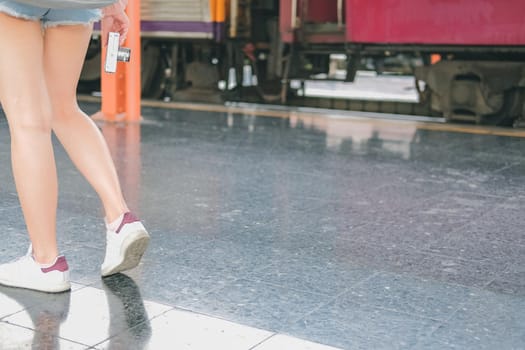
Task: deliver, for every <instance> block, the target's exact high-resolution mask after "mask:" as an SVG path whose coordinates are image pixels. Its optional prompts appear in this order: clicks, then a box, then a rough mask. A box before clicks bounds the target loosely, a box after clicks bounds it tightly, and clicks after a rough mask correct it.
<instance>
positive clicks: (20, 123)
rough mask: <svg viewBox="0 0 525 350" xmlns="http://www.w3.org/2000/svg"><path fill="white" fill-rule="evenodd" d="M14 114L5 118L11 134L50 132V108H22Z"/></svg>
mask: <svg viewBox="0 0 525 350" xmlns="http://www.w3.org/2000/svg"><path fill="white" fill-rule="evenodd" d="M14 114H15V115H11V116H8V118H7V119H8V123H9V129H10V131H11V134H12V135H19V136H22V135H24V134H31V135H34V134H35V133H36V134H51V130H52V129H51V128H52V124H51V109H50V108H45V107H43V108H42V107H41V108H22V109H20V110H18V111H16V112H14Z"/></svg>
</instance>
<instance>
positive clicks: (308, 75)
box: [83, 0, 525, 125]
mask: <svg viewBox="0 0 525 350" xmlns="http://www.w3.org/2000/svg"><path fill="white" fill-rule="evenodd" d="M141 4H142V5H141V6H142V22H141V30H142V36H143V57H144V59H143V68H142V73H143V93H144V95H145V96H148V97H154V98H160V97H164V98H166V97H167V98H181V99H194V98H197V97H198V96H200V98H201V99H204V100H206V98H208V97H209V98H212V97H211V96H214V97H213V98H212V99H216V100H220V99H221V98H222V97H224V95H228V96H229V98H230V97H231V96H232V93H235V94H237V95H236V96H237V97H238V98H243V96H247V95H248V94H247V93H246V92H247V91H249V90H252V91H253V90H254V91H255V92H256V93H257V95H258V96H259V98H260V99H261V100H262V101H271V102H276V101H279V102H285V101H286V99H287V95H289V94H290V93H292V90H291V89H290V86H289V83H290V81H292V80H297V79H299V80H307V79H313V78H319V77H325V78H326V77H328V78H333V77H332V76H331V75H330V74H329V73H330V62H331V57H333V55H334V54H340V57H345V58H346V75H345V76H344V80H346V81H352V80H353V78H354V76H355V72H356V70H357V69H359V68H360V67H361V66H360V65H361V64H362V62H363V60H364V59H365V58H371V59H373V60H376V61H377V62H381V60H382V59H384V57H389V56H390V57H392V56H394V55H396V54H404V55H406V57H417V58H419V60H418V62H421V64H420V65H419V66H418V67H415V68H414V72H413V74H414V77H415V84H416V86H417V88H418V91H419V94H420V101H421V103H426V104H428V105H430V106H431V107H432V108H433V109H434V110H436V111H439V112H440V113H442V115H443V116H444V117H445V118H446V119H447V120H449V121H468V122H473V123H482V124H499V125H511V124H512V123H515V122H516V121H517V120H519V119H520V118H522V119H523V116H524V114H525V107H524V105H525V92H524V91H525V63H524V62H525V26H524V25H523V18H522V16H523V13H525V2H523V1H522V0H504V1H499V0H454V1H452V0H403V1H401V0H280V1H279V0H229V1H226V0H211V1H204V0H200V1H189V0H171V1H168V0H164V1H163V0H149V1H148V0H143V1H142V3H141ZM436 55H439V57H440V58H441V59H440V61H439V62H438V63H435V62H433V61H432V60H431V57H436ZM88 57H91V58H92V60H91V61H95V60H96V59H98V58H97V57H96V54H95V55H94V54H91V56H89V55H88ZM247 66H248V68H250V69H248V70H246V67H247ZM86 67H87V68H86V69H85V72H84V74H83V77H88V78H89V79H84V81H86V80H90V79H91V80H93V79H94V78H95V79H96V75H97V73H96V72H95V69H94V68H93V67H96V65H94V64H92V65H91V69H88V68H89V67H90V60H87V61H86ZM246 74H253V75H254V76H255V77H256V78H257V79H256V82H254V80H253V79H248V80H246V79H245V80H243V76H245V75H246ZM221 81H222V82H223V84H222V86H223V87H225V89H226V91H222V92H221V91H219V90H218V88H217V87H218V85H219V82H221ZM247 85H252V86H247ZM191 91H193V92H194V94H191V93H190V92H191ZM195 92H196V93H195ZM207 96H208V97H207ZM197 99H198V98H197Z"/></svg>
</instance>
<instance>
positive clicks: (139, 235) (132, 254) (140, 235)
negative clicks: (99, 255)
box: [101, 230, 150, 277]
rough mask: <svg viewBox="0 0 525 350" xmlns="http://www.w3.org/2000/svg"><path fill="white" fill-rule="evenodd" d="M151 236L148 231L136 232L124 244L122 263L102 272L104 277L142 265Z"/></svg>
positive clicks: (121, 253) (121, 255)
mask: <svg viewBox="0 0 525 350" xmlns="http://www.w3.org/2000/svg"><path fill="white" fill-rule="evenodd" d="M149 240H150V236H149V234H148V233H147V232H146V231H142V230H141V231H136V232H133V233H131V234H130V235H129V237H127V238H126V239H125V240H124V242H123V243H122V249H121V251H120V262H119V263H118V264H116V265H115V266H113V267H111V268H109V269H105V270H103V271H102V272H101V275H102V277H107V276H110V275H114V274H116V273H119V272H122V271H126V270H130V269H132V268H134V267H136V266H137V265H138V264H139V263H140V259H142V256H143V255H144V252H145V251H146V249H147V248H148V245H149Z"/></svg>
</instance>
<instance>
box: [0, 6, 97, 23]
mask: <svg viewBox="0 0 525 350" xmlns="http://www.w3.org/2000/svg"><path fill="white" fill-rule="evenodd" d="M0 12H3V13H5V14H8V15H10V16H13V17H17V18H23V19H27V20H32V21H41V23H42V27H43V28H47V27H53V26H59V25H75V24H91V23H93V22H96V21H98V20H99V19H100V18H101V17H102V11H101V10H99V9H50V8H42V7H36V6H31V5H26V4H21V3H18V2H16V1H11V0H0Z"/></svg>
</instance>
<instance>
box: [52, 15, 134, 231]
mask: <svg viewBox="0 0 525 350" xmlns="http://www.w3.org/2000/svg"><path fill="white" fill-rule="evenodd" d="M90 35H91V27H90V26H83V25H75V26H59V27H54V28H48V29H46V33H45V39H44V71H45V77H46V82H47V88H48V91H49V96H50V98H51V105H52V110H53V121H52V126H53V131H54V132H55V134H56V135H57V137H58V139H59V140H60V142H61V143H62V145H63V146H64V148H65V149H66V151H67V153H68V154H69V156H70V157H71V160H72V161H73V163H74V164H75V165H76V166H77V168H78V169H79V170H80V172H81V173H82V174H83V175H84V177H85V178H86V179H87V180H88V182H89V183H90V184H91V186H93V188H94V189H95V191H96V192H97V193H98V195H99V196H100V199H101V200H102V204H103V206H104V209H105V212H106V217H107V219H108V220H109V221H113V220H115V219H116V218H117V217H118V216H119V215H121V214H123V213H124V212H126V211H128V207H127V205H126V203H125V201H124V198H123V195H122V191H121V188H120V184H119V180H118V176H117V172H116V170H115V166H114V164H113V160H112V159H111V155H110V153H109V150H108V147H107V145H106V142H105V140H104V138H103V136H102V134H101V132H100V130H99V129H98V128H97V126H96V125H95V123H94V122H93V121H92V120H91V118H89V117H88V116H86V114H84V113H83V112H82V111H81V110H80V108H79V107H78V104H77V99H76V87H77V83H78V79H79V76H80V71H81V69H82V63H83V61H84V57H85V54H86V50H87V46H88V44H89V39H90Z"/></svg>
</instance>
